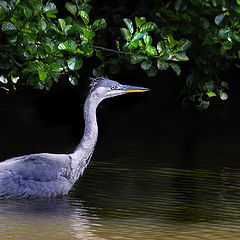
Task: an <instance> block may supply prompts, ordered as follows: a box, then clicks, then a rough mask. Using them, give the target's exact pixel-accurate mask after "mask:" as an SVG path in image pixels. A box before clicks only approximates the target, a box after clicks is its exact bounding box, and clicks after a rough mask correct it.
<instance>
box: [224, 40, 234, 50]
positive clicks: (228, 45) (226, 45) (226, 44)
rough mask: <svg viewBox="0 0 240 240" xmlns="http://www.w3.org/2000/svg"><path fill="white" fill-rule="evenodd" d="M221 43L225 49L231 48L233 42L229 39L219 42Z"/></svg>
mask: <svg viewBox="0 0 240 240" xmlns="http://www.w3.org/2000/svg"><path fill="white" fill-rule="evenodd" d="M221 45H222V48H223V49H224V50H226V51H227V50H230V49H232V46H233V43H232V42H230V41H225V42H221Z"/></svg>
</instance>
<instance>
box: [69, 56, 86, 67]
mask: <svg viewBox="0 0 240 240" xmlns="http://www.w3.org/2000/svg"><path fill="white" fill-rule="evenodd" d="M67 65H68V67H69V69H71V70H79V69H80V68H81V67H82V65H83V60H82V59H81V58H78V57H72V58H70V59H68V60H67Z"/></svg>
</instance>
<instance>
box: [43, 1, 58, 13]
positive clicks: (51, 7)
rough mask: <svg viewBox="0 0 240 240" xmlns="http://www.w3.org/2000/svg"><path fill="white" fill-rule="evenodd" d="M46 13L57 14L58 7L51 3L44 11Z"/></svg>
mask: <svg viewBox="0 0 240 240" xmlns="http://www.w3.org/2000/svg"><path fill="white" fill-rule="evenodd" d="M43 11H44V12H54V13H57V7H56V5H55V4H54V3H52V2H49V3H48V4H47V5H46V6H45V7H44V9H43Z"/></svg>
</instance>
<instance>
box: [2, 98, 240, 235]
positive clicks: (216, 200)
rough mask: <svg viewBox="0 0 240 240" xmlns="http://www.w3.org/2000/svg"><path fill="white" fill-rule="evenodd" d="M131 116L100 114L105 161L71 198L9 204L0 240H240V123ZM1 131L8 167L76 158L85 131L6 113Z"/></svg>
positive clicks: (145, 111)
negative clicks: (36, 158)
mask: <svg viewBox="0 0 240 240" xmlns="http://www.w3.org/2000/svg"><path fill="white" fill-rule="evenodd" d="M145 100H146V99H145ZM125 106H126V105H123V106H120V107H117V108H116V109H115V107H114V104H110V103H108V104H106V105H103V106H102V107H101V108H100V109H99V125H100V133H99V134H100V135H99V142H98V145H97V148H96V151H95V153H94V156H93V158H92V161H91V164H90V165H89V167H88V168H87V170H86V171H85V173H84V176H83V177H82V179H80V180H79V181H78V182H77V184H76V185H75V186H74V188H73V189H72V191H71V192H70V194H69V196H67V197H64V198H59V199H51V200H43V199H38V200H18V201H16V200H1V201H0V239H26V240H28V239H58V240H65V239H66V240H72V239H84V240H85V239H89V240H91V239H97V240H102V239H106V240H108V239H123V240H128V239H137V240H138V239H156V240H157V239H161V240H162V239H163V240H164V239H167V240H169V239H218V240H219V239H240V148H239V145H240V138H239V136H240V126H238V123H237V121H232V120H226V119H225V118H224V115H223V114H222V113H217V114H216V115H211V116H210V117H209V116H207V117H205V116H203V115H198V114H197V115H187V114H185V113H184V112H181V111H180V112H178V111H176V112H174V113H171V112H168V111H166V109H165V110H164V109H163V110H162V111H161V110H160V109H161V108H160V107H161V106H162V105H160V106H151V107H149V106H148V105H147V104H146V103H143V102H141V103H139V104H138V103H136V102H135V103H134V104H132V105H130V106H129V107H127V108H125ZM159 112H160V113H159ZM58 117H59V118H60V117H61V114H59V116H58V115H57V116H56V119H57V118H58ZM76 118H79V119H80V118H81V113H80V114H79V116H78V115H77V114H76ZM74 122H75V121H74ZM1 126H2V130H1V136H0V143H1V150H2V151H1V160H3V159H4V158H7V157H10V156H17V155H21V154H26V153H32V152H68V151H71V150H72V149H73V148H74V145H75V144H76V141H77V139H78V138H79V136H80V135H81V131H82V128H81V127H79V128H78V130H79V134H78V133H76V132H75V129H76V128H75V125H74V123H73V124H72V123H71V121H69V122H61V121H56V123H54V122H51V121H50V122H48V121H46V119H44V118H42V117H41V116H40V115H39V114H38V112H37V111H36V110H35V109H33V108H29V107H17V108H16V109H12V108H11V109H9V108H2V109H1ZM26 129H27V130H26Z"/></svg>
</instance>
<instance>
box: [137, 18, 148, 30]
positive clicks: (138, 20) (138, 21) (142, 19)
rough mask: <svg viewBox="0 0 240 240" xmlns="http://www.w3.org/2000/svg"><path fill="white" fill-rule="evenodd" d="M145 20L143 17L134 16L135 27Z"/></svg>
mask: <svg viewBox="0 0 240 240" xmlns="http://www.w3.org/2000/svg"><path fill="white" fill-rule="evenodd" d="M145 22H146V18H145V17H140V18H139V17H135V23H136V25H137V27H138V28H139V27H141V26H142V25H143V24H144V23H145Z"/></svg>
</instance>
